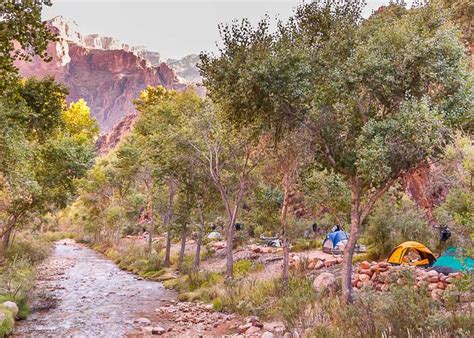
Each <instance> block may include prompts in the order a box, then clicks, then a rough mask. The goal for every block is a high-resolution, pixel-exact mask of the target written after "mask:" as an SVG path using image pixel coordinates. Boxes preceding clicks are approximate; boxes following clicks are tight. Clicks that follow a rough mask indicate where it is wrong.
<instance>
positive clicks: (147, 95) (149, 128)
mask: <svg viewBox="0 0 474 338" xmlns="http://www.w3.org/2000/svg"><path fill="white" fill-rule="evenodd" d="M200 104H201V100H200V98H199V97H198V96H197V95H196V94H194V93H193V92H191V91H190V90H188V91H184V92H182V93H178V92H175V91H172V90H166V89H165V88H163V87H161V86H159V87H148V88H147V89H146V90H145V91H143V92H142V93H141V95H140V98H139V99H138V100H136V102H135V105H136V107H137V110H138V111H139V118H138V120H137V122H136V123H135V127H134V133H135V134H136V135H138V136H139V137H141V139H142V140H143V150H142V151H143V152H144V154H145V156H148V158H149V160H150V161H151V163H152V165H153V170H154V171H155V173H156V174H155V177H156V179H157V180H158V181H160V183H159V184H161V185H165V186H166V190H167V192H168V199H167V203H166V211H165V212H164V213H163V225H164V227H165V228H166V229H167V238H166V253H165V260H164V265H165V266H169V265H170V253H171V236H172V220H173V216H174V206H175V200H176V198H177V196H178V194H179V193H180V191H181V192H186V191H187V189H186V188H187V186H188V185H189V181H190V180H191V181H192V179H193V175H192V174H191V173H192V171H193V170H194V168H193V163H192V161H191V159H192V156H191V154H190V152H189V149H188V148H187V147H183V146H182V143H181V142H180V134H179V127H180V123H181V119H182V116H183V115H186V114H190V113H189V112H190V111H196V110H197V109H198V107H199V105H200ZM185 234H186V232H185V231H183V232H182V235H185ZM183 237H184V236H183Z"/></svg>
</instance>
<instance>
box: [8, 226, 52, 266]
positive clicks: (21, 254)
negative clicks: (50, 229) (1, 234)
mask: <svg viewBox="0 0 474 338" xmlns="http://www.w3.org/2000/svg"><path fill="white" fill-rule="evenodd" d="M50 253H51V243H48V242H46V241H45V240H43V239H42V238H38V237H36V238H35V237H33V236H32V235H30V234H27V233H21V234H19V235H18V236H17V238H16V240H15V241H14V242H13V244H12V245H10V246H9V247H8V249H7V251H6V253H5V257H6V258H7V259H9V260H11V261H14V260H17V259H22V260H24V261H26V262H28V263H29V264H31V265H36V264H38V263H40V262H41V261H43V260H45V259H46V258H47V257H48V256H49V254H50Z"/></svg>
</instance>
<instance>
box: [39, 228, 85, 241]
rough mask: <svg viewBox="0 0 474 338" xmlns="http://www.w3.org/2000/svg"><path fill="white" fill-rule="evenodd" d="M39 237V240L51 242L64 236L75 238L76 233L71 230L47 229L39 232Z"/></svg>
mask: <svg viewBox="0 0 474 338" xmlns="http://www.w3.org/2000/svg"><path fill="white" fill-rule="evenodd" d="M39 237H40V238H41V240H44V241H46V242H50V243H53V242H56V241H59V240H61V239H64V238H72V239H76V237H77V235H76V234H75V233H72V232H61V231H47V232H43V233H41V234H40V236H39Z"/></svg>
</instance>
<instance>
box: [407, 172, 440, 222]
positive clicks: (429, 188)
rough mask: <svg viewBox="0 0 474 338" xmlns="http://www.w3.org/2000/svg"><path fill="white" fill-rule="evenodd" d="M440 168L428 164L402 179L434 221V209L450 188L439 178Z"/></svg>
mask: <svg viewBox="0 0 474 338" xmlns="http://www.w3.org/2000/svg"><path fill="white" fill-rule="evenodd" d="M439 170H440V168H438V167H436V166H435V165H430V164H427V165H426V166H424V167H421V168H419V169H417V170H415V171H413V172H411V173H409V174H408V175H406V176H405V177H403V180H402V182H403V185H404V188H405V191H406V192H407V194H408V195H409V196H410V197H411V198H412V199H413V200H414V201H415V202H416V204H417V205H418V206H419V207H420V208H422V209H423V210H425V212H426V216H427V218H428V220H430V221H433V222H434V218H433V211H434V209H435V208H436V206H438V205H440V204H441V203H442V202H443V200H444V198H445V197H446V195H447V194H448V189H449V187H448V186H447V185H446V184H443V182H442V181H441V180H440V179H439V178H438V179H437V176H439V175H438V174H439V173H438V171H439Z"/></svg>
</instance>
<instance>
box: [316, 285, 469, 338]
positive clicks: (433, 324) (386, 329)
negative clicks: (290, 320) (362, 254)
mask: <svg viewBox="0 0 474 338" xmlns="http://www.w3.org/2000/svg"><path fill="white" fill-rule="evenodd" d="M319 306H320V308H319V309H317V310H316V311H318V312H320V313H321V315H322V318H323V320H322V323H319V324H317V325H316V326H315V327H314V328H313V330H312V332H311V334H312V335H315V334H318V335H321V336H327V337H344V336H346V335H347V332H351V333H352V335H354V336H356V337H365V336H374V337H375V336H384V335H393V336H404V335H406V334H407V332H410V334H412V335H434V336H445V335H450V334H455V333H456V334H459V335H460V336H465V337H467V336H469V335H470V334H472V330H473V329H474V328H473V326H472V321H469V320H468V317H469V314H464V315H463V314H461V315H460V316H459V317H460V318H459V319H456V317H452V316H450V315H449V314H447V313H444V312H443V310H442V309H441V308H440V304H439V303H437V302H434V301H433V300H432V299H431V298H430V297H427V296H426V295H424V294H420V293H419V292H417V291H416V290H414V289H413V287H412V286H397V287H394V288H391V290H390V292H382V293H381V292H374V291H364V292H360V293H358V295H357V297H356V298H355V300H354V303H353V304H349V305H347V304H344V303H343V302H341V301H340V300H339V299H338V298H334V297H325V298H322V299H321V301H320V305H319ZM320 318H321V317H320ZM354 318H359V319H361V318H362V319H361V320H354Z"/></svg>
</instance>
